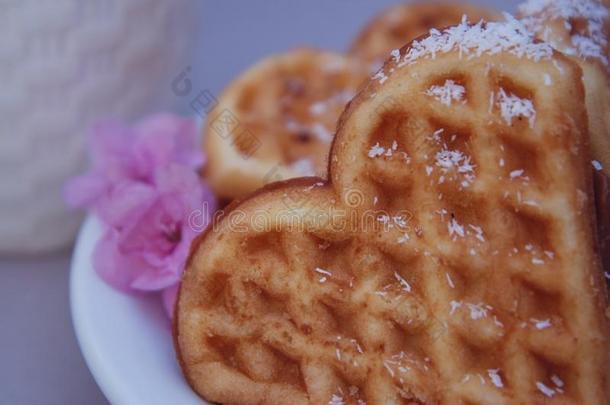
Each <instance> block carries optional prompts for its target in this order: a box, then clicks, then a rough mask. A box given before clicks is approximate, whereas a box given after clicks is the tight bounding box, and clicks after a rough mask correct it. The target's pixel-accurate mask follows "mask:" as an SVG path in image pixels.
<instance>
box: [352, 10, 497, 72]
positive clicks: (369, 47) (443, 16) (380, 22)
mask: <svg viewBox="0 0 610 405" xmlns="http://www.w3.org/2000/svg"><path fill="white" fill-rule="evenodd" d="M464 15H466V16H468V17H469V20H470V21H479V20H481V19H483V20H487V21H492V20H496V19H498V15H497V14H496V13H495V12H494V11H492V10H489V9H484V8H481V7H476V6H472V5H468V4H463V3H455V2H453V3H447V2H446V3H442V2H441V3H439V2H425V3H424V2H420V3H410V4H407V3H405V4H398V5H395V6H393V7H390V8H388V9H387V10H385V11H383V12H382V13H380V14H379V15H378V16H376V17H375V18H373V19H372V20H371V21H370V22H369V23H368V24H367V25H366V26H365V27H364V29H363V30H362V31H361V32H360V33H359V34H358V36H357V37H356V40H355V41H354V43H353V44H352V47H351V50H350V53H351V54H352V55H354V56H355V57H357V58H359V59H361V60H363V61H365V63H367V64H368V65H369V66H371V67H372V70H377V69H379V67H381V64H382V63H383V62H384V61H385V60H386V59H387V58H388V57H389V56H390V52H391V51H392V50H394V49H398V48H400V47H402V46H403V45H404V44H406V43H409V42H411V41H412V40H414V39H415V38H417V37H419V36H421V35H424V34H427V33H428V31H430V29H432V28H436V29H441V28H445V27H448V26H450V25H454V24H459V23H460V22H461V21H462V17H463V16H464Z"/></svg>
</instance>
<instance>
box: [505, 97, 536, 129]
mask: <svg viewBox="0 0 610 405" xmlns="http://www.w3.org/2000/svg"><path fill="white" fill-rule="evenodd" d="M497 103H498V105H499V106H500V114H501V115H502V118H503V119H504V121H505V122H506V123H507V124H508V125H511V124H512V122H513V119H514V118H518V117H524V118H527V119H528V120H529V124H530V127H533V126H534V122H535V121H536V109H535V108H534V103H532V100H528V99H524V98H520V97H518V96H516V95H514V94H508V93H506V91H504V89H500V92H499V93H498V97H497Z"/></svg>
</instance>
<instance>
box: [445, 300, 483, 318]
mask: <svg viewBox="0 0 610 405" xmlns="http://www.w3.org/2000/svg"><path fill="white" fill-rule="evenodd" d="M449 305H450V306H451V308H450V310H449V315H453V314H455V312H456V311H458V310H460V309H462V308H463V307H466V308H467V309H468V311H469V313H470V319H472V320H473V321H477V320H479V319H483V318H486V317H487V316H488V314H489V311H490V310H492V309H493V308H492V307H491V306H490V305H485V304H483V303H479V304H472V303H468V302H462V301H455V300H453V301H451V302H450V303H449Z"/></svg>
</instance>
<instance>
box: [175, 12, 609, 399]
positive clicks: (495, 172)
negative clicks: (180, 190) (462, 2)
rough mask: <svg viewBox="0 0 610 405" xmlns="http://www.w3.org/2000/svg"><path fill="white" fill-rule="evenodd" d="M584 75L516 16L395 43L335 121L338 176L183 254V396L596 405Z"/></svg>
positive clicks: (178, 338)
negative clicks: (187, 389)
mask: <svg viewBox="0 0 610 405" xmlns="http://www.w3.org/2000/svg"><path fill="white" fill-rule="evenodd" d="M458 48H459V49H458ZM581 74H582V72H581V70H580V68H579V67H578V65H577V64H575V63H574V62H572V61H571V60H569V59H568V58H566V57H564V56H563V55H560V54H558V53H554V52H553V50H552V48H551V47H550V46H548V45H547V44H544V43H535V42H533V41H532V39H531V38H530V37H529V35H528V34H526V32H525V29H524V28H523V26H522V25H520V24H519V23H518V22H517V21H515V20H513V19H511V20H509V21H508V22H505V23H489V24H478V25H474V26H471V25H468V24H465V23H464V24H461V25H459V26H456V27H451V28H448V29H446V30H444V31H442V32H438V33H434V34H432V35H431V36H428V37H425V38H422V39H421V40H419V41H415V42H413V43H411V44H410V45H408V46H407V47H405V48H402V49H401V50H400V52H398V53H397V54H395V55H394V56H393V58H392V59H391V60H390V61H388V62H387V63H386V64H385V66H384V68H383V69H382V70H381V71H380V72H378V74H376V75H375V77H374V78H373V80H372V81H370V82H369V83H368V84H367V86H366V88H365V89H364V90H363V91H362V92H361V93H360V94H359V95H358V96H357V97H356V98H355V99H354V101H352V103H350V105H349V106H348V108H347V109H346V111H345V112H344V114H343V115H342V118H341V120H340V123H339V127H338V131H337V136H336V138H335V140H334V143H333V146H332V149H331V153H330V160H331V164H330V172H329V175H328V179H329V180H328V181H323V180H321V179H300V180H293V181H290V182H288V183H279V184H274V185H272V186H270V187H268V188H266V189H263V190H260V191H258V192H257V193H255V194H254V195H252V196H250V197H249V198H248V199H246V200H245V201H243V202H242V203H235V204H233V205H232V207H231V209H230V210H229V211H228V213H226V214H225V216H224V217H223V218H222V219H221V220H219V221H217V222H216V223H215V224H214V227H213V228H211V229H210V230H208V232H207V233H206V234H205V235H204V236H202V237H201V238H199V239H198V240H197V242H196V243H195V244H194V246H193V249H192V254H191V257H190V260H189V264H188V266H187V269H186V272H185V274H184V279H183V282H182V285H181V290H180V293H179V297H178V302H177V306H176V313H175V318H174V322H175V325H174V327H175V329H174V338H175V344H176V350H177V353H178V356H179V360H180V364H181V366H182V369H183V371H184V374H185V376H186V378H187V380H188V381H189V383H190V384H191V386H192V387H193V389H194V390H195V391H196V392H197V393H199V394H200V395H201V396H202V397H204V398H205V399H207V400H210V401H215V402H222V403H252V404H254V403H256V404H300V403H303V404H305V403H314V404H323V403H324V404H326V403H331V404H343V403H350V404H352V403H353V404H362V403H368V404H399V403H426V404H434V403H444V404H454V403H468V404H488V403H493V404H509V403H522V404H525V403H527V404H529V403H546V402H549V403H553V402H557V403H578V404H580V403H583V404H601V403H608V401H609V400H610V396H609V381H608V377H609V376H608V373H609V371H608V370H609V369H608V367H607V360H608V337H609V334H608V321H607V319H606V318H605V316H604V310H605V304H606V300H607V296H606V292H605V289H604V288H602V285H603V280H602V277H601V269H600V265H599V257H598V256H597V253H596V247H595V244H594V237H593V231H594V220H593V217H594V215H593V197H592V179H591V172H590V170H589V164H590V163H589V160H590V146H589V143H588V130H587V115H586V110H585V106H584V105H583V103H582V102H580V101H579V100H582V97H584V89H583V85H582V82H581V81H580V80H579V79H580V76H581ZM546 75H549V76H550V77H551V79H552V80H553V83H554V84H553V85H552V86H543V85H540V83H541V81H544V77H546Z"/></svg>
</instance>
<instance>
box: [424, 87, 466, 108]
mask: <svg viewBox="0 0 610 405" xmlns="http://www.w3.org/2000/svg"><path fill="white" fill-rule="evenodd" d="M464 94H466V89H465V88H464V86H461V85H459V84H456V83H455V82H454V81H453V80H447V81H446V82H445V84H444V85H442V86H432V87H430V88H429V89H428V90H426V95H428V96H431V97H434V98H435V99H437V100H438V101H439V102H440V103H441V104H444V105H446V106H447V107H449V106H451V103H452V102H453V101H462V100H463V99H464Z"/></svg>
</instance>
